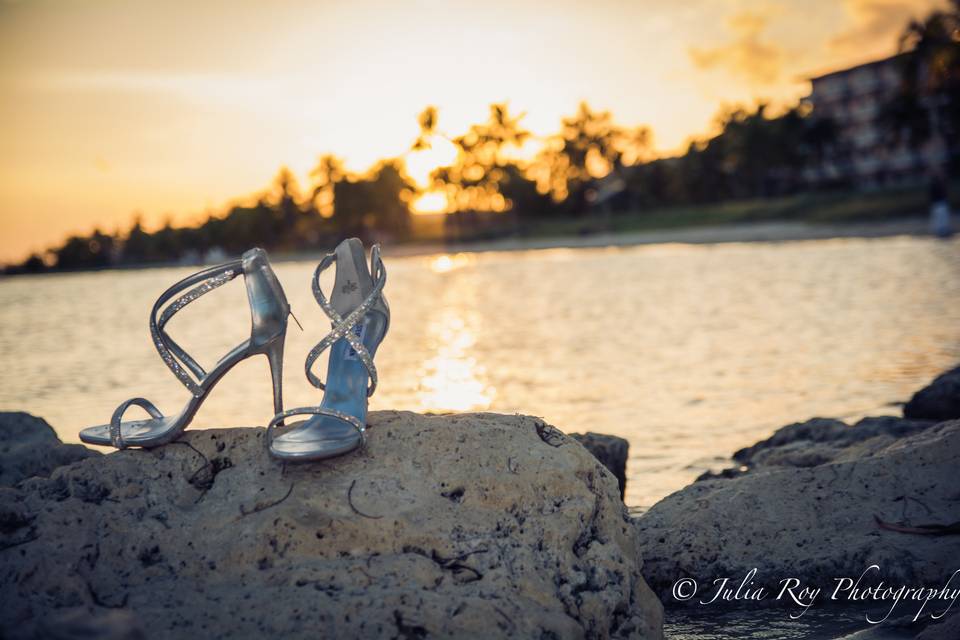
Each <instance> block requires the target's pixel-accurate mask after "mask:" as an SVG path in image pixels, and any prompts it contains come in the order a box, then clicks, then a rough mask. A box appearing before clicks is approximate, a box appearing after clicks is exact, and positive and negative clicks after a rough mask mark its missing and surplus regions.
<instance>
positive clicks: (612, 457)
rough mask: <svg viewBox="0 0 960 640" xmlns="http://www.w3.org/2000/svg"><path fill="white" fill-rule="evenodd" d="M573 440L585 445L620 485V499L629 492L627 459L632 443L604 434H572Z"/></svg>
mask: <svg viewBox="0 0 960 640" xmlns="http://www.w3.org/2000/svg"><path fill="white" fill-rule="evenodd" d="M569 435H570V437H571V438H573V439H574V440H576V441H577V442H579V443H580V444H582V445H583V447H584V448H585V449H586V450H587V451H589V452H590V453H592V454H593V457H595V458H596V459H597V460H599V461H600V462H601V463H603V466H605V467H606V468H607V469H609V470H610V473H612V474H613V475H614V477H615V478H616V479H617V483H618V484H619V485H620V499H621V500H622V499H623V496H624V495H625V492H626V490H627V458H628V457H629V455H630V443H629V442H627V440H626V439H625V438H618V437H617V436H609V435H606V434H604V433H593V432H592V431H591V432H587V433H571V434H569Z"/></svg>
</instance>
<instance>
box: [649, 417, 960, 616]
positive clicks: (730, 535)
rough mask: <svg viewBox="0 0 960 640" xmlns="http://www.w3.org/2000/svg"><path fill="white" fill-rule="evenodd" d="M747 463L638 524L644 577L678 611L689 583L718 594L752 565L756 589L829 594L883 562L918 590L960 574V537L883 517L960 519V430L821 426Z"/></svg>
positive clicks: (785, 435) (800, 428)
mask: <svg viewBox="0 0 960 640" xmlns="http://www.w3.org/2000/svg"><path fill="white" fill-rule="evenodd" d="M861 427H863V428H864V429H865V430H864V431H863V432H860V433H858V432H857V431H858V430H859V429H860V428H861ZM902 434H910V435H906V436H904V437H899V438H898V437H897V435H902ZM737 456H738V458H739V460H740V461H742V462H743V463H744V464H745V465H749V466H748V470H747V471H746V472H745V473H740V474H735V475H734V477H731V478H713V479H707V480H703V481H700V482H696V483H694V484H692V485H690V486H688V487H686V488H685V489H682V490H681V491H678V492H676V493H674V494H672V495H670V496H668V497H667V498H665V499H663V500H662V501H660V502H659V503H657V504H656V505H654V506H653V507H652V508H651V509H650V510H649V511H648V512H646V513H645V514H644V515H643V516H642V517H641V518H639V520H638V529H639V532H640V540H641V543H642V545H643V556H644V576H645V577H646V578H647V582H648V583H649V584H650V586H651V587H652V588H653V589H654V591H656V592H658V593H659V594H661V596H662V598H663V602H664V604H665V605H667V606H669V605H671V604H676V602H677V601H676V600H675V599H674V598H673V596H672V595H671V587H672V586H673V584H674V583H675V582H676V581H677V580H678V579H680V578H683V577H692V578H694V579H695V580H696V581H697V582H698V584H699V585H701V589H704V590H708V592H709V593H710V595H712V591H713V590H715V589H713V588H712V585H713V580H715V579H717V578H721V577H730V578H731V579H734V580H736V581H737V583H739V580H740V579H741V578H743V576H745V575H746V574H747V573H748V572H749V571H750V569H752V568H757V569H758V572H757V574H756V576H755V578H754V580H753V585H754V586H764V585H766V586H768V587H775V586H777V583H778V582H779V581H780V580H781V579H783V578H786V577H796V578H800V579H801V580H802V581H803V583H804V584H805V585H811V586H824V587H827V588H832V587H834V586H835V583H834V579H835V578H837V577H844V576H852V577H854V578H855V577H857V576H860V575H861V573H863V571H864V570H865V569H866V568H867V567H868V566H870V565H871V564H877V565H879V567H880V571H879V573H877V574H876V575H877V577H878V578H882V579H884V580H886V582H887V583H888V584H889V583H890V582H895V583H897V584H906V585H912V586H922V585H928V584H929V585H939V586H942V585H943V584H945V583H946V580H947V578H949V576H950V574H951V573H952V572H953V570H954V569H956V566H954V565H955V564H956V562H955V559H956V558H957V557H960V536H956V535H946V536H931V535H916V534H907V533H900V532H894V531H890V530H887V529H883V528H881V527H880V526H878V523H877V522H876V521H875V519H874V516H877V517H879V518H880V519H881V520H883V521H885V522H890V523H897V524H903V525H909V526H917V525H921V524H930V523H936V524H944V525H947V524H951V523H952V522H955V521H956V520H957V519H958V517H957V514H958V513H960V486H958V484H957V482H956V477H957V470H958V469H960V421H954V422H944V423H940V424H934V425H932V426H930V425H929V424H927V425H925V424H923V423H916V422H912V423H911V422H908V421H901V420H899V419H896V418H893V419H870V420H867V421H863V422H861V423H859V424H858V425H857V426H854V427H848V426H846V425H843V423H839V422H836V421H823V420H820V421H811V422H808V423H802V424H798V425H790V426H788V427H785V428H784V429H783V430H781V432H779V433H778V434H777V435H775V436H774V437H773V438H771V439H770V440H768V441H766V443H761V444H759V445H756V446H755V447H751V448H750V449H747V450H744V451H741V452H739V453H738V454H737ZM948 560H949V561H950V562H948ZM872 575H873V574H871V576H869V577H872ZM869 577H868V578H867V579H865V580H864V584H866V583H867V582H868V580H869ZM707 597H708V596H707Z"/></svg>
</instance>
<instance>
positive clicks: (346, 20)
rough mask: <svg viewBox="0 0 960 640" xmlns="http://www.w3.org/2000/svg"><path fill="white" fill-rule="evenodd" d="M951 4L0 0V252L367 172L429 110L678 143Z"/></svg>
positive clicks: (855, 0)
mask: <svg viewBox="0 0 960 640" xmlns="http://www.w3.org/2000/svg"><path fill="white" fill-rule="evenodd" d="M942 4H944V2H940V1H937V0H779V1H776V0H766V1H760V0H757V1H751V0H685V1H683V2H666V1H658V2H654V1H645V0H643V1H639V0H638V1H633V2H627V1H612V0H610V1H608V0H593V1H592V2H582V1H567V0H551V1H550V2H532V1H531V2H523V1H521V0H512V1H502V2H501V1H500V0H488V1H486V2H478V1H473V2H459V1H451V0H447V1H437V2H426V1H420V2H366V1H351V2H319V1H315V2H306V1H292V0H274V1H269V2H268V1H259V2H255V1H252V0H229V1H228V0H204V1H201V2H195V1H180V0H157V1H147V0H101V1H93V0H90V1H66V0H61V1H50V0H21V1H11V0H0V261H8V260H15V259H20V258H23V257H25V256H26V255H27V254H28V253H29V252H30V251H35V250H40V249H43V248H46V247H48V246H50V245H51V244H53V243H56V242H59V241H61V240H62V239H63V238H64V236H65V235H66V234H67V233H70V232H88V231H90V230H91V229H93V227H94V226H96V225H99V226H100V227H101V228H102V229H104V230H106V231H114V230H116V229H117V228H119V229H126V228H127V227H128V226H129V224H130V222H131V220H132V218H133V215H134V212H140V213H142V215H143V218H144V220H145V222H146V223H147V224H148V226H155V225H157V224H160V223H161V222H162V221H163V220H166V219H172V220H173V221H174V222H176V223H186V222H193V221H196V220H199V219H202V218H203V217H205V216H206V215H207V214H208V213H210V212H217V213H219V212H221V211H222V210H223V209H224V207H225V206H226V204H227V203H228V202H229V201H231V200H234V199H236V198H238V197H242V196H245V195H247V194H251V193H253V192H255V191H258V190H260V189H262V188H263V187H264V186H266V185H267V184H268V183H269V181H270V180H271V178H272V177H273V175H274V174H275V173H276V172H277V169H278V167H279V166H280V165H282V164H286V165H289V166H290V167H291V168H292V169H293V170H294V171H295V172H296V174H297V176H298V178H300V180H301V182H302V183H305V182H306V181H307V180H306V174H307V172H308V171H309V169H310V168H311V167H312V166H313V164H314V162H315V161H316V157H317V156H318V155H319V154H321V153H324V152H333V153H335V154H337V155H339V156H341V157H343V158H345V159H346V161H347V165H348V167H349V168H351V169H354V170H362V169H364V168H366V167H367V166H368V165H370V164H371V163H373V162H374V161H375V160H376V159H377V158H379V157H384V156H392V155H398V154H402V153H404V151H405V150H406V149H407V148H408V147H409V145H410V143H411V142H412V140H413V139H414V138H415V137H416V134H417V124H416V115H417V113H418V112H420V111H421V110H422V109H423V108H424V107H425V106H427V105H428V104H433V105H436V106H437V107H439V110H440V124H441V128H442V129H444V130H446V131H449V132H451V133H457V132H459V131H460V130H462V129H463V128H465V127H466V126H467V125H469V124H470V123H472V122H476V121H480V120H482V119H484V118H485V117H486V114H487V105H488V104H489V103H491V102H494V101H509V103H510V106H511V109H513V110H516V111H526V112H527V114H528V115H527V116H526V118H525V119H524V123H525V124H526V126H527V127H528V128H530V129H532V130H533V131H534V132H535V133H538V134H547V133H551V132H553V131H555V130H556V129H557V128H558V124H559V120H560V118H561V117H562V116H563V115H566V114H570V113H572V112H573V111H574V110H575V108H576V105H577V103H578V101H580V100H583V99H585V100H588V101H589V102H590V104H591V105H592V106H594V107H597V108H603V109H610V110H612V111H613V113H614V115H615V117H616V119H617V120H618V121H619V122H621V123H623V124H627V125H638V124H647V125H649V126H650V127H651V128H652V129H653V131H654V136H655V146H656V148H657V149H658V151H659V152H661V153H669V152H672V151H677V150H680V149H682V148H683V146H684V142H685V141H686V140H688V139H689V138H690V137H691V136H697V135H703V134H705V133H707V132H709V131H710V126H711V122H712V120H713V117H714V115H715V114H716V112H717V110H718V109H719V108H720V107H721V105H723V104H733V103H750V102H753V101H754V100H756V99H758V98H764V99H771V100H773V101H774V102H777V103H780V104H784V103H787V102H789V101H793V100H795V99H796V98H798V97H800V96H802V95H804V94H806V93H807V92H808V91H809V83H807V82H805V81H804V78H805V77H806V76H808V75H810V74H811V73H816V72H820V71H827V70H831V69H835V68H840V67H842V66H847V65H851V64H856V63H859V62H864V61H867V60H870V59H872V58H875V57H880V56H885V55H889V54H891V53H893V52H894V51H895V49H896V41H897V36H898V34H899V33H900V31H901V30H902V28H903V25H904V23H905V22H906V20H908V19H909V18H910V17H912V16H919V15H922V14H924V13H926V12H927V11H928V10H929V9H931V8H932V7H935V6H939V5H942ZM445 158H446V154H445V153H444V149H442V148H441V149H439V150H437V151H435V152H434V153H433V154H432V155H431V154H424V155H422V156H414V157H411V158H409V162H410V164H411V170H412V172H413V173H414V175H415V176H416V177H418V178H421V179H422V178H423V177H424V176H425V175H426V173H427V171H428V170H429V168H430V167H431V165H432V164H435V163H436V162H438V161H443V160H444V159H445Z"/></svg>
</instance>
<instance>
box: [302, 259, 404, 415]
mask: <svg viewBox="0 0 960 640" xmlns="http://www.w3.org/2000/svg"><path fill="white" fill-rule="evenodd" d="M336 259H337V256H336V254H335V253H329V254H327V255H326V256H324V258H323V259H322V260H321V261H320V264H318V265H317V269H316V271H314V273H313V283H312V288H313V297H314V298H316V299H317V304H319V305H320V308H321V309H323V311H324V313H326V314H327V315H328V316H329V317H330V320H331V321H332V325H333V329H332V330H331V331H330V333H328V334H327V335H326V336H324V338H323V340H321V341H320V342H318V343H317V345H316V346H315V347H314V348H313V349H311V350H310V353H308V354H307V360H306V362H305V364H304V370H305V372H306V374H307V380H309V381H310V384H312V385H313V386H315V387H316V388H318V389H320V390H323V389H326V385H325V384H324V383H323V381H322V380H320V378H319V377H318V376H317V375H316V374H314V373H313V363H314V362H316V361H317V358H318V357H320V354H321V353H323V352H324V351H326V350H327V349H328V348H329V347H330V345H332V344H333V343H335V342H336V341H337V340H339V339H341V338H344V339H346V341H347V342H348V343H349V344H350V346H351V347H353V350H354V352H356V354H357V357H358V358H359V359H360V362H361V363H363V366H364V367H365V368H366V369H367V373H368V374H369V376H370V386H369V387H367V396H368V397H369V396H372V395H373V392H374V391H376V389H377V367H376V365H375V364H374V363H373V357H372V356H371V355H370V352H369V351H368V350H367V347H366V346H365V345H364V344H363V342H361V341H360V338H358V337H357V335H356V334H355V333H354V332H353V328H354V326H355V325H356V324H357V323H358V322H360V321H361V320H362V319H363V317H364V316H365V315H366V314H367V312H368V311H369V310H370V309H371V307H373V305H374V304H376V303H377V301H378V300H379V299H380V296H381V294H382V293H383V287H384V285H386V283H387V270H386V268H385V267H384V266H383V260H382V259H381V258H380V247H379V246H377V245H374V246H373V249H372V250H371V252H370V259H371V263H372V270H373V275H374V278H375V280H374V283H373V290H372V291H371V292H370V295H368V296H367V297H366V298H365V299H364V301H363V302H361V303H360V305H359V306H358V307H357V308H356V309H354V310H353V311H351V312H350V313H348V314H347V317H346V318H344V317H342V316H341V315H340V314H339V313H338V312H337V310H336V309H334V308H333V305H332V304H330V302H329V301H328V300H327V297H326V296H325V295H324V293H323V290H322V289H321V288H320V274H322V273H323V272H324V270H326V269H327V268H328V267H329V266H330V265H332V264H333V263H334V262H336Z"/></svg>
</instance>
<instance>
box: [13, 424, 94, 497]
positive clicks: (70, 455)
mask: <svg viewBox="0 0 960 640" xmlns="http://www.w3.org/2000/svg"><path fill="white" fill-rule="evenodd" d="M99 455H100V454H99V453H97V452H95V451H91V450H90V449H87V448H86V447H84V446H82V445H79V444H63V443H61V442H60V438H58V437H57V434H56V432H55V431H54V430H53V427H51V426H50V425H49V424H47V422H46V421H45V420H42V419H40V418H37V417H36V416H32V415H30V414H29V413H23V412H21V411H14V412H6V411H4V412H0V487H12V486H13V485H15V484H17V483H18V482H20V481H21V480H23V479H24V478H30V477H32V476H49V475H50V472H51V471H53V470H54V469H56V468H57V467H60V466H63V465H65V464H70V463H71V462H76V461H77V460H82V459H84V458H90V457H95V456H99Z"/></svg>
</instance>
